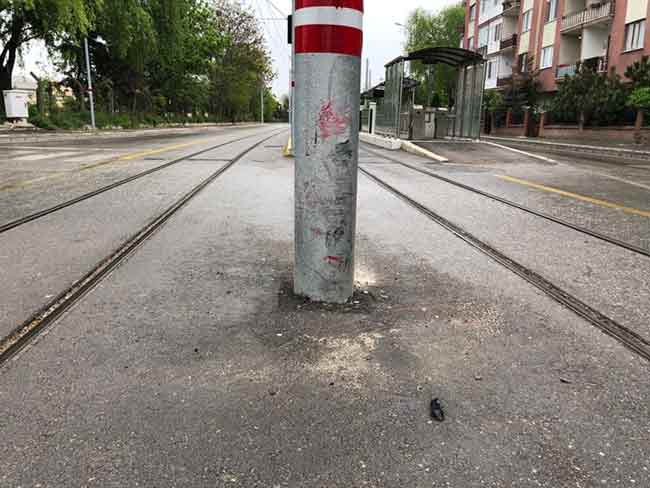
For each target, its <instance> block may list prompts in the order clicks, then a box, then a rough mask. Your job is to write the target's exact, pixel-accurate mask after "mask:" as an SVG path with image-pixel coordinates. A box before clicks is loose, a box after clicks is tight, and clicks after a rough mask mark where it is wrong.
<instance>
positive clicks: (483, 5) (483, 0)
mask: <svg viewBox="0 0 650 488" xmlns="http://www.w3.org/2000/svg"><path fill="white" fill-rule="evenodd" d="M487 6H488V3H487V0H481V15H482V14H484V13H485V11H486V10H487Z"/></svg>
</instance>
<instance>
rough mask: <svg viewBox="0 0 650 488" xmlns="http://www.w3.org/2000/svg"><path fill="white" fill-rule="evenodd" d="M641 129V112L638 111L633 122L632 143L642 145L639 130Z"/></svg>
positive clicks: (641, 136)
mask: <svg viewBox="0 0 650 488" xmlns="http://www.w3.org/2000/svg"><path fill="white" fill-rule="evenodd" d="M642 127H643V110H641V109H639V110H637V112H636V121H635V122H634V142H636V143H637V144H643V135H642V134H641V128H642Z"/></svg>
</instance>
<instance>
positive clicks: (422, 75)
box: [405, 4, 465, 105]
mask: <svg viewBox="0 0 650 488" xmlns="http://www.w3.org/2000/svg"><path fill="white" fill-rule="evenodd" d="M464 25H465V7H463V5H462V4H458V5H454V6H450V7H446V8H444V9H442V10H441V11H440V12H438V13H431V12H428V11H426V10H424V9H422V8H418V9H416V10H414V11H413V12H412V13H411V14H410V15H409V18H408V20H407V23H406V29H407V41H406V46H405V47H406V49H407V50H408V51H409V52H412V51H417V50H419V49H425V48H429V47H458V44H459V41H460V33H461V31H462V29H463V26H464ZM411 76H413V77H415V78H416V79H417V80H418V81H419V82H420V83H421V84H420V86H419V87H418V89H417V92H416V102H417V103H421V104H426V105H433V104H434V102H436V103H435V104H436V105H438V104H441V105H447V104H448V103H449V100H450V99H451V97H452V94H453V92H454V90H455V88H456V70H455V69H454V68H452V67H450V66H447V65H443V64H439V65H435V66H425V65H423V64H422V63H420V62H414V63H412V66H411Z"/></svg>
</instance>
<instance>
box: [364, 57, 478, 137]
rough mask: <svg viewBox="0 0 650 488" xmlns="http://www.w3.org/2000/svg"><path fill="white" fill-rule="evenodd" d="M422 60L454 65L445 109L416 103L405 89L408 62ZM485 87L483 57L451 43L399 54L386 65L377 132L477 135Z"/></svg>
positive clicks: (431, 65) (402, 134)
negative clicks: (452, 87) (450, 94)
mask: <svg viewBox="0 0 650 488" xmlns="http://www.w3.org/2000/svg"><path fill="white" fill-rule="evenodd" d="M412 61H421V62H422V63H423V64H424V65H425V66H430V67H431V68H430V69H435V67H436V65H440V64H445V65H448V66H452V67H454V68H456V70H455V71H456V75H457V80H456V90H455V93H454V96H453V97H451V100H450V101H449V106H448V107H447V108H446V109H442V110H436V109H433V108H430V107H416V106H415V105H414V103H413V100H412V97H411V96H410V94H409V93H405V90H404V83H403V81H404V79H405V76H406V69H407V63H410V62H412ZM484 87H485V58H483V56H482V55H481V54H479V53H476V52H474V51H468V50H466V49H460V48H452V47H434V48H427V49H422V50H420V51H416V52H412V53H410V54H409V55H408V56H400V57H398V58H396V59H394V60H393V61H391V62H390V63H388V64H387V65H386V79H385V82H384V94H383V99H382V101H381V106H378V107H377V121H376V132H377V133H380V134H383V135H388V136H391V137H397V138H401V139H434V138H443V137H462V138H471V139H478V138H479V135H480V132H481V105H482V104H483V90H484Z"/></svg>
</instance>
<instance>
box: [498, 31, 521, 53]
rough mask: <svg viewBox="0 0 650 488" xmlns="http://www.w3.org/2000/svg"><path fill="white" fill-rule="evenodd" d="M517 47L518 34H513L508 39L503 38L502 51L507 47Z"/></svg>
mask: <svg viewBox="0 0 650 488" xmlns="http://www.w3.org/2000/svg"><path fill="white" fill-rule="evenodd" d="M515 47H517V34H513V35H511V36H510V37H508V38H506V39H501V44H500V49H501V51H504V50H506V49H513V48H515Z"/></svg>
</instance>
